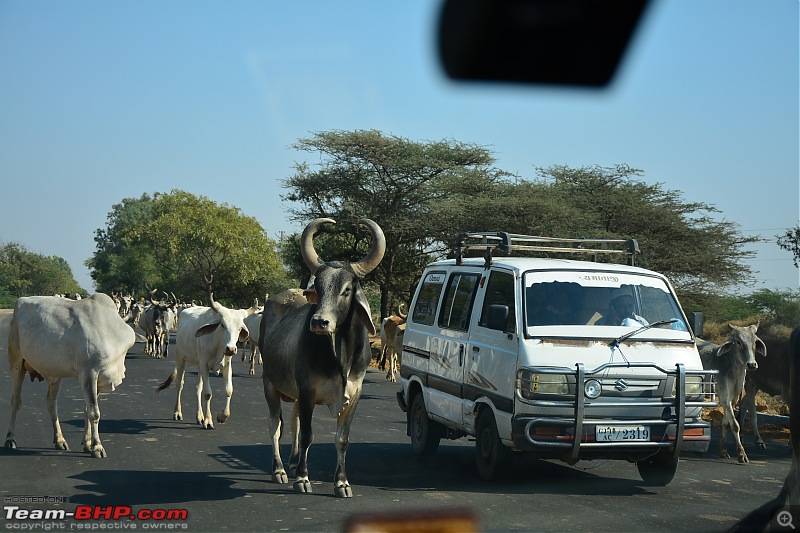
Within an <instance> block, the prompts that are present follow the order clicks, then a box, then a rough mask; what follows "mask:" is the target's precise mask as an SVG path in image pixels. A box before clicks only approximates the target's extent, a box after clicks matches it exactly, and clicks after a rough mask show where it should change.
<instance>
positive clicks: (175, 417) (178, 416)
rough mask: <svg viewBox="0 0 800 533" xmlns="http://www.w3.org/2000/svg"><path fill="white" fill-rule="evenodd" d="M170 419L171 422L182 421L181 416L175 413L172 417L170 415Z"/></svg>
mask: <svg viewBox="0 0 800 533" xmlns="http://www.w3.org/2000/svg"><path fill="white" fill-rule="evenodd" d="M172 419H173V420H183V415H182V414H180V413H175V414H174V415H172Z"/></svg>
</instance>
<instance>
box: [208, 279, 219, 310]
mask: <svg viewBox="0 0 800 533" xmlns="http://www.w3.org/2000/svg"><path fill="white" fill-rule="evenodd" d="M208 299H209V301H211V309H213V310H214V311H216V312H217V313H222V305H221V304H220V303H219V302H215V301H214V293H213V292H211V285H209V286H208Z"/></svg>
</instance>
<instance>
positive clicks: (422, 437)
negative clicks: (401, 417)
mask: <svg viewBox="0 0 800 533" xmlns="http://www.w3.org/2000/svg"><path fill="white" fill-rule="evenodd" d="M408 429H409V433H410V434H411V450H412V451H413V452H414V453H415V454H417V455H433V454H434V453H436V450H437V449H438V448H439V441H440V440H441V438H442V427H441V426H440V425H439V424H438V423H437V422H434V421H433V420H431V419H430V418H428V410H427V409H425V399H424V398H423V397H422V393H421V392H420V393H418V394H415V395H414V399H413V400H412V402H411V409H410V410H409V412H408Z"/></svg>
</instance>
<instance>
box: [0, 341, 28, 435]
mask: <svg viewBox="0 0 800 533" xmlns="http://www.w3.org/2000/svg"><path fill="white" fill-rule="evenodd" d="M13 355H14V354H13V348H12V351H11V352H9V365H10V367H11V422H10V423H9V424H8V433H6V444H5V447H6V448H9V449H13V448H16V447H17V439H16V435H15V432H16V426H17V412H18V411H19V408H20V407H21V406H22V384H23V383H24V382H25V365H24V364H23V363H22V358H19V360H18V361H15V362H18V364H19V366H16V367H15V366H14V364H12V363H11V359H12V356H13Z"/></svg>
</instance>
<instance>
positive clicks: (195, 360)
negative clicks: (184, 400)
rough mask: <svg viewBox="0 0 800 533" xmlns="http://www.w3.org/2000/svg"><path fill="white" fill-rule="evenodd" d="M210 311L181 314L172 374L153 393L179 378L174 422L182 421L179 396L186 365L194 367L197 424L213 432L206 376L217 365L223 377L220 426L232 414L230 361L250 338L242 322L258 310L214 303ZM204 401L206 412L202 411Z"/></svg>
mask: <svg viewBox="0 0 800 533" xmlns="http://www.w3.org/2000/svg"><path fill="white" fill-rule="evenodd" d="M210 297H211V307H205V306H196V307H189V308H186V309H184V311H183V312H182V313H181V319H180V327H179V328H178V335H177V338H176V344H175V370H173V371H172V374H170V375H169V377H168V378H167V379H166V381H164V383H162V384H161V385H160V386H159V387H158V389H157V390H156V392H158V391H162V390H164V389H166V388H167V387H169V386H170V384H171V383H172V382H173V381H174V380H175V378H178V383H177V387H178V395H177V398H176V400H175V413H174V416H173V418H174V419H175V420H183V412H182V409H181V392H182V391H183V377H184V373H185V371H186V364H187V363H189V364H192V365H197V423H198V424H200V425H201V426H203V427H204V428H205V429H214V421H213V420H212V418H211V382H210V381H209V378H208V373H209V372H210V371H212V370H215V369H216V368H217V367H219V366H220V365H221V366H222V372H223V374H224V377H225V394H226V395H227V398H226V401H225V409H223V410H222V411H220V413H219V414H218V415H217V422H219V423H223V422H225V420H227V419H228V417H229V416H230V414H231V396H232V395H233V378H232V369H231V357H232V356H234V355H236V343H237V342H243V341H244V340H245V339H246V338H247V337H248V335H249V332H248V329H247V326H245V323H244V319H245V318H246V317H248V316H250V315H252V314H253V313H255V312H256V311H257V310H258V309H257V308H255V307H251V308H249V309H228V308H227V307H225V306H223V305H222V304H220V303H218V302H215V301H214V296H213V295H210ZM203 401H205V409H203Z"/></svg>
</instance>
